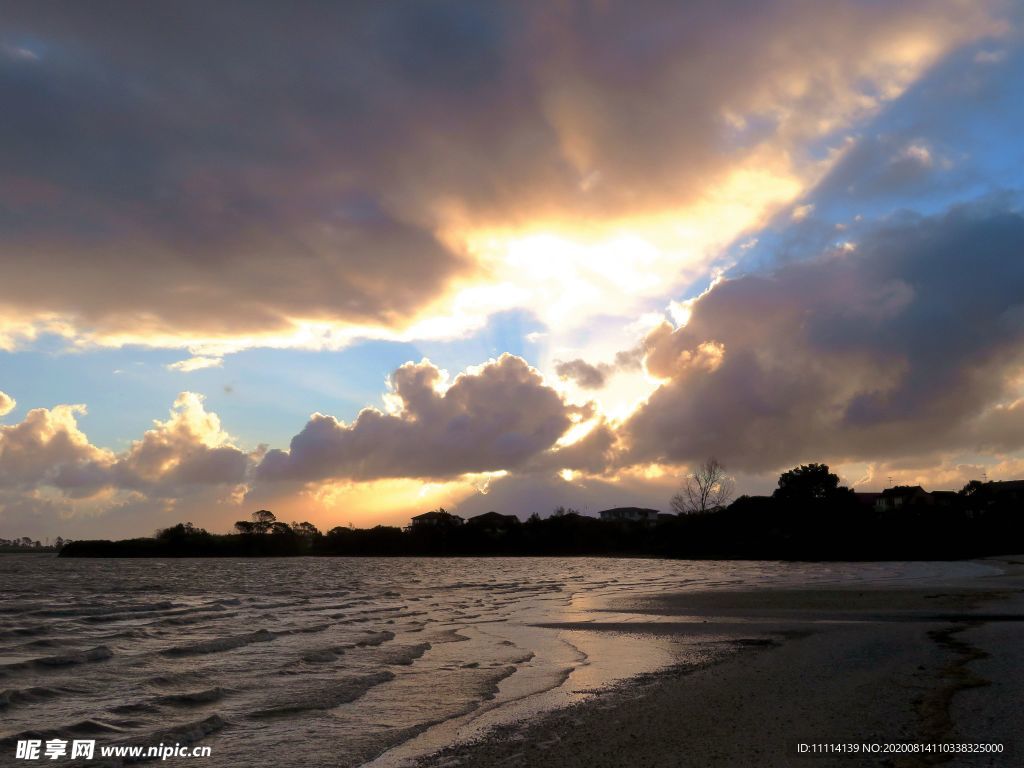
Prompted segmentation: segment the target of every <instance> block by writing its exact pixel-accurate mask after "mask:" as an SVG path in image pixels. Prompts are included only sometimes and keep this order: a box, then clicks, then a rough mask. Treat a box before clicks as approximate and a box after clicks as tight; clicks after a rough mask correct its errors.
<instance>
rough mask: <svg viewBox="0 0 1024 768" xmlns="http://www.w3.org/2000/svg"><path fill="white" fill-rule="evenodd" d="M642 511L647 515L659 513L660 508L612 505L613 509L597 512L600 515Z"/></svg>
mask: <svg viewBox="0 0 1024 768" xmlns="http://www.w3.org/2000/svg"><path fill="white" fill-rule="evenodd" d="M636 512H642V513H643V514H645V515H657V514H658V510H656V509H647V508H646V507H612V508H611V509H602V510H601V511H600V512H598V513H597V514H599V515H628V514H631V513H636Z"/></svg>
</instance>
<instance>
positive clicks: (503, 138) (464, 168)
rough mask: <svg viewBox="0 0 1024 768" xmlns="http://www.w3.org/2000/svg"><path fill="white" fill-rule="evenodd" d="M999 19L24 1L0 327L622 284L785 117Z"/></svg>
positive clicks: (761, 153)
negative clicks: (102, 9) (100, 9)
mask: <svg viewBox="0 0 1024 768" xmlns="http://www.w3.org/2000/svg"><path fill="white" fill-rule="evenodd" d="M1000 30H1001V26H1000V24H999V23H998V22H997V21H996V20H994V18H993V15H992V13H991V12H990V10H989V8H988V7H987V4H984V3H970V4H966V3H963V2H959V1H958V0H939V1H936V0H928V1H927V2H925V1H924V0H920V1H910V2H904V3H899V4H864V3H860V2H843V3H838V4H837V3H829V4H827V5H826V4H821V3H813V2H806V1H804V0H778V1H777V2H770V3H765V2H757V3H740V4H738V5H737V4H723V3H718V2H707V3H699V4H693V3H686V4H680V5H678V6H676V7H675V8H668V7H666V6H665V5H664V4H663V3H640V4H637V3H629V4H612V5H607V4H601V3H585V2H581V3H568V4H559V5H554V6H552V5H530V4H526V5H523V4H514V3H509V4H487V5H480V4H477V3H445V4H434V5H424V6H415V7H409V6H407V5H405V4H402V5H393V4H386V3H384V4H381V3H371V4H364V5H359V4H356V5H352V4H340V5H333V6H324V5H320V4H298V5H296V4H286V5H282V4H279V3H262V2H246V3H234V2H222V3H216V4H212V5H211V4H209V3H197V2H184V3H177V4H175V6H174V9H173V12H166V13H164V12H160V11H155V10H154V9H153V8H152V7H150V6H148V5H145V6H142V5H132V4H120V5H117V6H115V7H114V10H112V11H111V12H107V13H97V12H96V10H95V9H94V8H92V7H86V6H83V5H82V4H80V3H75V2H68V3H48V4H46V5H45V6H40V5H38V4H21V5H15V6H12V7H10V8H7V9H6V12H5V24H4V30H3V37H2V39H0V43H2V47H0V94H2V96H3V101H4V104H5V119H4V120H3V122H2V124H0V159H2V165H3V168H4V172H3V174H2V175H0V238H2V241H3V244H4V249H5V251H6V252H7V253H9V254H11V255H12V256H16V258H9V259H8V260H7V261H6V263H5V267H4V274H3V280H2V281H0V344H3V345H5V346H11V345H13V344H15V343H18V341H19V340H24V339H31V338H32V337H33V336H34V335H35V334H37V333H39V332H40V331H41V330H44V329H45V330H50V331H53V332H60V333H62V334H64V335H68V336H71V337H73V338H75V339H76V340H78V341H81V342H90V341H91V342H97V343H102V344H114V345H116V344H122V343H146V344H151V345H166V346H177V347H182V346H187V347H190V348H192V349H193V351H194V352H195V354H196V355H197V356H198V358H203V357H204V353H205V356H206V357H209V356H210V355H211V354H212V355H214V356H215V355H216V354H219V353H223V352H225V351H231V350H233V349H239V348H244V347H247V346H254V345H260V344H263V345H270V346H288V345H301V346H314V347H315V346H320V347H331V346H338V345H340V344H342V343H344V342H345V341H346V340H348V339H350V338H352V337H353V336H359V335H378V336H379V335H387V334H388V333H392V334H393V333H398V332H406V333H409V334H416V333H420V334H438V333H452V332H455V331H458V330H460V329H461V330H464V329H465V328H466V327H468V326H471V325H472V323H474V322H476V323H479V322H480V316H482V315H486V314H488V313H489V312H492V311H495V309H503V308H508V307H509V306H527V307H529V308H531V309H533V310H535V311H536V312H538V313H539V314H543V315H544V316H550V317H554V318H560V319H562V320H564V321H566V322H570V321H571V322H582V321H583V320H585V318H586V316H587V315H588V313H592V312H594V311H609V310H611V309H614V310H615V311H626V310H627V309H628V308H630V307H631V306H632V305H633V304H634V303H635V302H636V301H638V300H640V299H642V298H643V297H645V296H653V295H657V294H658V293H659V292H662V291H664V290H665V288H666V283H667V282H678V281H679V280H681V279H683V276H684V275H685V274H686V273H687V269H689V272H690V273H692V272H693V269H695V268H697V267H700V266H702V265H703V264H704V263H705V262H706V261H707V260H708V259H710V258H713V254H712V253H711V252H710V247H711V246H712V245H716V244H721V243H722V242H723V241H728V240H729V239H731V238H732V237H734V236H735V235H736V234H737V233H738V231H739V230H742V229H743V228H745V227H749V226H753V225H755V224H757V223H758V222H759V221H760V220H761V218H762V217H763V216H764V215H765V213H766V212H768V211H770V209H771V208H772V207H773V206H776V205H778V204H780V203H783V202H786V201H788V200H790V199H792V198H793V196H794V195H796V194H798V193H799V192H800V191H801V189H802V188H803V187H804V186H805V185H806V183H807V182H808V181H809V180H812V179H813V178H814V177H815V176H816V175H817V174H818V173H819V172H820V168H821V162H822V158H821V157H820V156H818V155H816V154H815V153H813V152H807V151H804V150H802V149H801V146H802V145H803V143H805V142H808V141H824V140H826V139H828V138H829V137H832V136H835V135H836V134H837V132H839V131H841V130H843V129H844V127H845V126H847V125H849V124H850V123H851V122H853V121H856V120H858V119H861V118H862V117H864V116H866V115H870V114H873V113H874V112H875V111H876V110H877V109H878V107H879V106H880V105H881V104H883V103H885V102H886V101H888V100H890V99H892V98H894V97H895V96H897V95H899V94H900V93H901V92H902V91H903V90H904V89H905V88H906V87H907V86H908V85H909V84H910V83H912V82H913V81H914V79H915V78H916V77H918V76H919V75H920V74H921V73H922V72H923V71H924V70H925V69H926V68H927V67H929V66H930V65H932V64H933V63H934V62H935V61H937V60H938V59H939V58H940V57H941V56H943V55H944V54H945V53H947V52H948V51H950V50H952V49H953V48H955V47H956V46H958V45H961V44H963V43H966V42H969V41H972V40H976V39H979V38H980V37H983V36H985V35H988V34H992V33H997V32H999V31H1000ZM186 52H187V53H186ZM627 224H628V225H629V227H628V231H626V232H625V233H624V229H623V228H624V225H627ZM538 233H539V234H542V235H550V237H547V238H546V239H545V238H541V239H539V240H538V239H537V238H536V237H533V236H534V235H537V234H538ZM42 276H45V277H42ZM445 317H451V318H453V319H452V320H451V322H441V321H440V320H439V319H443V318H445ZM431 321H434V322H431ZM189 367H190V366H189V365H188V364H187V363H186V364H183V365H182V366H180V369H181V370H188V369H189ZM191 367H193V368H194V367H195V366H191Z"/></svg>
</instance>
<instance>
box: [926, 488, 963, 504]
mask: <svg viewBox="0 0 1024 768" xmlns="http://www.w3.org/2000/svg"><path fill="white" fill-rule="evenodd" d="M958 498H960V494H959V493H957V492H956V491H932V503H933V504H934V505H935V506H936V507H952V506H955V505H956V500H957V499H958Z"/></svg>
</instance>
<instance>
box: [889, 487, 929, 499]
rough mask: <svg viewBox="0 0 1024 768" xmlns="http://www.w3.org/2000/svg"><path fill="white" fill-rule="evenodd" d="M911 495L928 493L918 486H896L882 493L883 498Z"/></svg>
mask: <svg viewBox="0 0 1024 768" xmlns="http://www.w3.org/2000/svg"><path fill="white" fill-rule="evenodd" d="M911 493H928V491H926V490H925V489H924V488H922V487H921V486H920V485H897V486H894V487H892V488H886V489H885V490H884V491H882V495H883V496H906V495H908V494H911Z"/></svg>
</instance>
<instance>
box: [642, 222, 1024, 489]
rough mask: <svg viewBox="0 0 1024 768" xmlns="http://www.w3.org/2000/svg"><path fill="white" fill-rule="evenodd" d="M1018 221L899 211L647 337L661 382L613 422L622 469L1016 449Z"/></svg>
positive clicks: (651, 365) (1022, 310)
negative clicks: (836, 248) (619, 429)
mask: <svg viewBox="0 0 1024 768" xmlns="http://www.w3.org/2000/svg"><path fill="white" fill-rule="evenodd" d="M1022 243H1024V217H1022V216H1021V215H1020V214H1019V213H1017V212H1015V211H1013V210H1005V209H1000V208H999V207H998V206H985V205H978V206H974V207H963V208H957V209H954V210H952V211H950V212H949V213H947V214H945V215H943V216H939V217H933V218H921V217H911V216H906V217H904V219H903V220H899V219H897V220H895V221H893V222H892V223H891V224H889V225H888V226H885V227H883V228H880V229H877V230H876V231H874V232H872V233H870V234H868V235H866V236H865V237H864V238H863V239H862V240H861V241H860V242H858V243H857V245H856V248H855V250H853V251H849V250H841V251H840V252H838V253H835V254H832V255H830V256H828V257H824V258H821V259H818V260H815V261H811V262H806V263H799V264H793V265H789V266H786V267H783V268H781V269H779V270H777V271H775V272H774V273H771V274H767V275H748V276H745V277H740V278H737V279H733V280H725V281H722V282H720V283H719V284H718V285H716V286H715V287H714V288H713V289H712V290H710V291H709V292H708V293H706V294H705V295H704V296H703V297H701V298H700V299H699V300H698V301H696V302H694V303H693V305H692V314H691V316H690V319H689V321H688V322H687V323H686V324H685V325H684V326H682V327H680V328H678V329H676V330H672V329H671V328H670V327H668V326H663V327H662V328H660V329H658V330H656V331H655V332H654V333H653V334H652V335H651V336H650V337H649V338H648V340H647V348H648V352H647V357H646V365H647V368H648V370H649V372H650V373H651V374H653V375H654V376H657V377H659V378H661V379H663V380H664V382H663V383H662V385H661V386H660V387H659V389H658V390H657V391H656V392H655V393H654V394H653V395H652V396H651V397H650V399H649V401H648V402H647V403H646V405H644V406H643V408H641V409H640V410H639V411H638V412H637V413H636V414H635V415H634V416H633V417H632V418H631V419H630V420H629V421H628V423H626V424H625V425H624V427H623V433H624V436H625V437H626V439H627V441H628V442H629V443H630V446H631V448H630V452H629V460H630V461H641V462H645V461H666V462H670V463H677V462H692V461H695V460H700V459H701V458H702V457H705V456H708V455H717V456H718V457H720V458H721V459H722V460H723V461H725V462H726V463H727V464H729V465H730V466H732V467H736V468H739V469H752V470H758V469H772V468H778V467H780V466H785V465H788V464H792V463H795V462H797V461H802V460H811V459H822V458H824V459H827V460H830V461H837V460H855V459H870V458H872V457H879V458H881V457H900V456H908V455H923V454H926V453H928V452H929V451H937V450H951V449H957V448H961V449H982V448H986V447H989V448H999V449H1004V450H1005V449H1015V448H1019V447H1022V446H1024V439H1022V438H1021V437H1020V435H1021V433H1020V432H1019V431H1017V430H1016V429H1015V426H1016V424H1017V423H1018V422H1020V421H1021V417H1020V412H1021V409H1020V406H1019V404H1018V400H1019V398H1020V395H1021V393H1020V389H1021V378H1020V376H1021V372H1022V370H1024V369H1022V365H1024V299H1022V295H1021V286H1024V260H1022V258H1021V256H1022V254H1021V244H1022Z"/></svg>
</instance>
